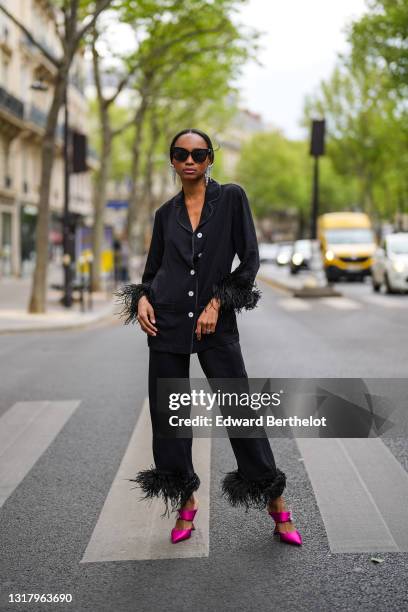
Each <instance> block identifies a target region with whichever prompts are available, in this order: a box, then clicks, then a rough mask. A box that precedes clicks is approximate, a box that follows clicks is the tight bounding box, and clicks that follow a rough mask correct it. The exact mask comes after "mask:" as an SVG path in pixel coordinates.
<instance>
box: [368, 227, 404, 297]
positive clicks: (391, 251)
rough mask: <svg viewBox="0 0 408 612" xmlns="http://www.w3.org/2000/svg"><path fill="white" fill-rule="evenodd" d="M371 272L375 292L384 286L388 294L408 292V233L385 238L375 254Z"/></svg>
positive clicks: (389, 235)
mask: <svg viewBox="0 0 408 612" xmlns="http://www.w3.org/2000/svg"><path fill="white" fill-rule="evenodd" d="M371 272H372V275H371V278H372V284H373V289H374V291H380V289H381V287H382V286H383V285H384V287H385V289H386V291H387V293H396V292H397V291H398V292H403V291H404V292H405V291H408V233H404V232H398V233H395V234H388V236H385V238H384V239H383V241H382V243H381V247H380V248H379V249H377V251H376V252H375V254H374V261H373V265H372V271H371Z"/></svg>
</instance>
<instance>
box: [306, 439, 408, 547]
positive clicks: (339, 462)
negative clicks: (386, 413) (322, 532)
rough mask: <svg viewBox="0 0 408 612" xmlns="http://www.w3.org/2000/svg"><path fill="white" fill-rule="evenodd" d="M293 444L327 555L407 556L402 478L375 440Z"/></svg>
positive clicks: (407, 485) (405, 480) (407, 499)
mask: <svg viewBox="0 0 408 612" xmlns="http://www.w3.org/2000/svg"><path fill="white" fill-rule="evenodd" d="M296 442H297V445H298V447H299V450H300V452H301V454H302V457H303V460H304V465H305V467H306V470H307V473H308V475H309V478H310V482H311V484H312V487H313V490H314V493H315V496H316V501H317V504H318V506H319V510H320V513H321V516H322V519H323V522H324V525H325V528H326V532H327V537H328V540H329V545H330V550H331V551H332V552H341V553H346V552H347V553H360V552H369V553H373V552H408V532H407V529H406V524H407V522H406V508H407V507H408V474H407V472H406V471H405V470H404V469H403V468H402V466H401V465H400V463H399V462H398V461H397V459H396V458H395V457H394V455H393V454H392V453H391V451H390V450H389V449H388V448H387V446H385V444H384V443H383V442H382V440H381V439H380V438H367V439H361V438H327V439H317V438H296Z"/></svg>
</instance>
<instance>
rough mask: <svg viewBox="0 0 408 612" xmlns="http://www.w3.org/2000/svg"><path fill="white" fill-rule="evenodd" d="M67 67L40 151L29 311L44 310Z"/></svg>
mask: <svg viewBox="0 0 408 612" xmlns="http://www.w3.org/2000/svg"><path fill="white" fill-rule="evenodd" d="M67 75H68V67H67V66H65V67H64V68H63V69H62V70H61V71H60V72H59V73H58V74H57V78H56V83H55V88H54V96H53V100H52V103H51V107H50V110H49V113H48V117H47V125H46V129H45V134H44V138H43V142H42V150H41V183H40V198H39V203H38V217H37V228H36V262H35V268H34V274H33V280H32V286H31V296H30V301H29V306H28V312H30V313H43V312H45V311H46V300H47V271H48V270H47V268H48V224H49V209H50V187H51V175H52V168H53V163H54V156H55V131H56V127H57V124H58V114H59V110H60V108H61V106H62V103H63V99H64V90H65V84H66V80H67Z"/></svg>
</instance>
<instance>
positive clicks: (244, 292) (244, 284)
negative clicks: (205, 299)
mask: <svg viewBox="0 0 408 612" xmlns="http://www.w3.org/2000/svg"><path fill="white" fill-rule="evenodd" d="M212 290H213V296H212V297H215V298H218V299H219V300H220V310H224V311H227V310H235V311H236V312H241V310H242V309H245V310H252V308H255V307H256V305H257V304H258V301H259V299H260V297H261V295H262V292H261V290H260V289H259V288H258V287H257V286H256V282H252V281H251V280H248V279H245V278H242V277H238V276H234V273H233V272H229V273H228V274H226V275H225V276H224V277H223V278H222V279H221V280H220V281H219V282H218V283H215V284H214V285H213V287H212Z"/></svg>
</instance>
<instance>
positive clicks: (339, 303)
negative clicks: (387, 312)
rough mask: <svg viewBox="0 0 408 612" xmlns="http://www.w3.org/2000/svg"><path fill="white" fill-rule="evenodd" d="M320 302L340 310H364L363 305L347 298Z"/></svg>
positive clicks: (326, 299) (333, 298)
mask: <svg viewBox="0 0 408 612" xmlns="http://www.w3.org/2000/svg"><path fill="white" fill-rule="evenodd" d="M319 302H320V303H321V304H326V305H327V306H331V307H333V308H338V309H339V310H357V309H358V308H362V304H359V303H358V302H355V301H354V300H350V299H349V298H345V297H326V298H320V299H319Z"/></svg>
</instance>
